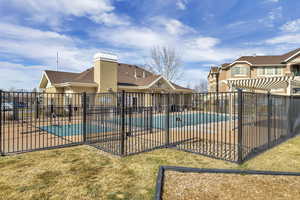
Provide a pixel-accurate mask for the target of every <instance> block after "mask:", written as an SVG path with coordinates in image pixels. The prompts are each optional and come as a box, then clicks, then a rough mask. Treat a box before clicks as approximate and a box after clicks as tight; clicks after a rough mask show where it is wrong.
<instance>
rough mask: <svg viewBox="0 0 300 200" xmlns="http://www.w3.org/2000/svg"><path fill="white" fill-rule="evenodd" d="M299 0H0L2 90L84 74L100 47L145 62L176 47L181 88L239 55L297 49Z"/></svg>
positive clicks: (133, 61) (128, 59)
mask: <svg viewBox="0 0 300 200" xmlns="http://www.w3.org/2000/svg"><path fill="white" fill-rule="evenodd" d="M299 8H300V1H299V0H222V1H221V0H151V1H150V0H84V1H82V0H72V1H70V0H48V1H45V0H0V88H3V89H9V88H16V89H17V88H25V89H31V88H35V87H38V83H39V81H40V78H41V74H42V71H43V70H56V55H57V52H58V54H59V65H58V67H59V70H62V71H70V72H81V71H83V70H85V69H87V68H89V67H91V66H92V61H93V56H94V54H95V53H97V52H111V53H114V54H116V55H118V57H119V62H122V63H129V64H136V65H144V64H145V62H146V60H147V59H148V58H149V52H150V49H151V48H152V47H153V46H169V47H171V48H174V49H176V51H177V53H178V55H179V56H180V58H181V59H182V65H183V69H184V78H183V79H182V80H180V81H179V82H178V83H180V84H181V85H183V86H187V85H188V86H193V85H195V84H197V83H199V82H200V81H201V80H203V79H206V78H207V74H208V71H209V68H210V67H211V66H215V65H220V64H222V63H224V62H232V61H234V60H235V59H237V58H238V57H240V56H242V55H276V54H283V53H285V52H288V51H290V50H293V49H295V48H299V47H300V12H299Z"/></svg>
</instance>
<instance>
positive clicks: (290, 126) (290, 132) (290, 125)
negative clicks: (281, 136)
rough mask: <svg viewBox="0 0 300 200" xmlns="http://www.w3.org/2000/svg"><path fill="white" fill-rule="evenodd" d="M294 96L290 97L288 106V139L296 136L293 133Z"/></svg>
mask: <svg viewBox="0 0 300 200" xmlns="http://www.w3.org/2000/svg"><path fill="white" fill-rule="evenodd" d="M292 98H293V97H292V95H290V96H289V104H288V105H289V106H288V120H287V123H288V137H291V136H292V135H294V133H293V124H294V122H293V121H292V119H293V107H294V106H293V105H292V104H293V103H294V101H293V99H292Z"/></svg>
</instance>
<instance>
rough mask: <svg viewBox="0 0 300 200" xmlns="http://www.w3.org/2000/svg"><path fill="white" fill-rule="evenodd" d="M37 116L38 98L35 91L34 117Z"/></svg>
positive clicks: (36, 117)
mask: <svg viewBox="0 0 300 200" xmlns="http://www.w3.org/2000/svg"><path fill="white" fill-rule="evenodd" d="M38 118H39V100H38V97H37V92H36V93H35V119H38Z"/></svg>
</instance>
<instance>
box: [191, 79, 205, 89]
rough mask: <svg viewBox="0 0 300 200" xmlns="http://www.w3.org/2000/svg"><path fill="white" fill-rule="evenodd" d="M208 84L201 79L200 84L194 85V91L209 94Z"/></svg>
mask: <svg viewBox="0 0 300 200" xmlns="http://www.w3.org/2000/svg"><path fill="white" fill-rule="evenodd" d="M207 89H208V83H207V81H206V80H204V79H200V81H199V82H198V84H196V85H194V90H195V91H197V92H207Z"/></svg>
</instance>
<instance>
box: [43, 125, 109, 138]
mask: <svg viewBox="0 0 300 200" xmlns="http://www.w3.org/2000/svg"><path fill="white" fill-rule="evenodd" d="M39 128H40V129H41V130H43V131H46V132H48V133H51V134H53V135H57V136H73V135H82V134H83V124H66V125H50V126H41V127H39ZM112 130H113V129H112V128H110V127H104V126H97V125H91V124H87V125H86V133H87V134H91V133H105V132H110V131H112Z"/></svg>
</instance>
